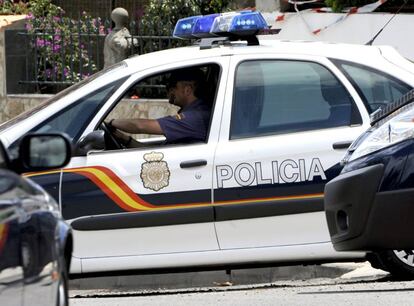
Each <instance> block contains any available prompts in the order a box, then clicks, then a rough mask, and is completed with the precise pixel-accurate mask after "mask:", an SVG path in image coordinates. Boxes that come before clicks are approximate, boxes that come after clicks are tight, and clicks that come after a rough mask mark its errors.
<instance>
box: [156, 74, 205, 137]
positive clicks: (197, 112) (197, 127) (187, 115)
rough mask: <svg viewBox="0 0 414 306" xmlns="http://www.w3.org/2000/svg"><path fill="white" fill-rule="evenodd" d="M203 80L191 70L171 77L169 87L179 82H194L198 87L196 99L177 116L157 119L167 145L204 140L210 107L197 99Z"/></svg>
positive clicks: (201, 76) (200, 75)
mask: <svg viewBox="0 0 414 306" xmlns="http://www.w3.org/2000/svg"><path fill="white" fill-rule="evenodd" d="M203 79H204V78H203V75H202V73H201V71H200V70H199V69H191V68H190V69H182V70H180V71H178V72H175V73H174V74H173V75H172V76H171V79H170V84H169V87H173V86H174V85H176V84H177V82H179V81H195V82H196V83H197V85H198V86H196V88H195V93H194V95H195V96H196V97H197V98H198V99H197V100H195V101H193V102H192V103H190V104H189V105H187V106H185V107H183V108H182V109H181V110H180V111H179V112H178V114H177V115H174V116H167V117H163V118H160V119H157V121H158V124H159V125H160V127H161V129H162V131H163V134H164V136H165V138H166V143H167V144H170V143H190V142H197V141H205V140H206V137H207V131H208V126H209V123H210V116H211V107H210V105H208V104H207V103H205V101H203V100H202V99H200V98H199V95H200V89H199V85H200V83H201V82H202V80H203Z"/></svg>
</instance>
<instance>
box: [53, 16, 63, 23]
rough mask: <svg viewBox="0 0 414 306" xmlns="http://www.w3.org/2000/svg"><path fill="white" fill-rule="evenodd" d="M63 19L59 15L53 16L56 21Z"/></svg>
mask: <svg viewBox="0 0 414 306" xmlns="http://www.w3.org/2000/svg"><path fill="white" fill-rule="evenodd" d="M60 20H61V19H60V17H58V16H53V21H55V22H59V21H60Z"/></svg>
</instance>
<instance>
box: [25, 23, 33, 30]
mask: <svg viewBox="0 0 414 306" xmlns="http://www.w3.org/2000/svg"><path fill="white" fill-rule="evenodd" d="M24 27H25V29H26V30H27V31H31V30H33V25H32V24H31V23H26V24H25V25H24Z"/></svg>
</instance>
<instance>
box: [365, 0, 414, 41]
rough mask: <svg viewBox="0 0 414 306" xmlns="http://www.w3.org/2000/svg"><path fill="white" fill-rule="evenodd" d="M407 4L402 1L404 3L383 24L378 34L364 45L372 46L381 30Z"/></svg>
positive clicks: (405, 0)
mask: <svg viewBox="0 0 414 306" xmlns="http://www.w3.org/2000/svg"><path fill="white" fill-rule="evenodd" d="M407 2H408V0H404V3H403V4H402V5H401V6H400V8H399V9H398V10H397V11H396V12H395V14H394V15H392V17H391V18H390V19H389V20H388V21H387V22H386V23H385V24H384V26H383V27H382V28H381V29H380V30H379V31H378V33H377V34H375V36H374V37H373V38H372V39H371V40H370V41H369V42H367V43H366V44H365V45H367V46H371V45H372V43H373V42H374V40H375V39H376V38H377V37H378V36H379V35H380V34H381V32H382V30H384V29H385V27H386V26H387V25H388V24H389V23H390V22H391V20H393V19H394V17H395V16H397V15H398V13H399V12H400V11H401V10H402V9H403V8H404V6H405V5H406V4H407Z"/></svg>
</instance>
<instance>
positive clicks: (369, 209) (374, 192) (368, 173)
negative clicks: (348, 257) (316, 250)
mask: <svg viewBox="0 0 414 306" xmlns="http://www.w3.org/2000/svg"><path fill="white" fill-rule="evenodd" d="M384 171H385V166H384V165H383V164H375V165H370V166H367V167H363V168H360V169H357V170H353V171H350V172H347V173H344V174H341V175H340V176H338V177H337V178H335V179H333V180H332V181H331V182H329V183H328V184H327V185H326V187H325V211H326V217H327V222H328V227H329V232H330V235H331V239H332V242H333V245H334V247H335V249H336V250H338V251H351V250H375V249H392V248H397V249H404V248H407V249H413V248H414V237H413V235H412V233H411V228H412V216H413V213H414V188H404V189H398V190H392V191H378V190H381V188H380V185H381V182H382V181H383V180H384Z"/></svg>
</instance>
